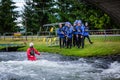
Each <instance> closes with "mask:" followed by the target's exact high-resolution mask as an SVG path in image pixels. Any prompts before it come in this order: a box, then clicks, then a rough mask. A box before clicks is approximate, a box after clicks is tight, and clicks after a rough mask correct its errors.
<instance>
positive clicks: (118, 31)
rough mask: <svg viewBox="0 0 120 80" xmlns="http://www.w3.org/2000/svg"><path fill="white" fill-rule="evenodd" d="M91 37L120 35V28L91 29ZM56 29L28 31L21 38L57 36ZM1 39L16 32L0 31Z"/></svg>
mask: <svg viewBox="0 0 120 80" xmlns="http://www.w3.org/2000/svg"><path fill="white" fill-rule="evenodd" d="M89 33H90V37H96V38H101V39H103V40H106V39H110V37H111V36H119V37H120V29H106V30H89ZM56 34H57V33H56V31H54V32H49V31H41V32H38V33H37V35H33V32H27V33H26V34H22V35H21V36H20V37H19V38H20V39H21V40H23V39H26V40H27V39H31V40H34V38H36V39H38V38H43V37H56V36H57V35H56ZM0 38H1V39H4V40H5V39H6V38H10V39H14V38H15V37H14V33H7V32H6V33H4V34H3V35H2V34H1V33H0Z"/></svg>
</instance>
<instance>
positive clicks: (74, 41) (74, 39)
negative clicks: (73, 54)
mask: <svg viewBox="0 0 120 80" xmlns="http://www.w3.org/2000/svg"><path fill="white" fill-rule="evenodd" d="M77 22H78V20H75V22H74V23H73V46H76V44H77V43H76V42H77V41H76V34H77V30H76V26H77Z"/></svg>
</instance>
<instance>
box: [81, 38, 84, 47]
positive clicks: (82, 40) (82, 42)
mask: <svg viewBox="0 0 120 80" xmlns="http://www.w3.org/2000/svg"><path fill="white" fill-rule="evenodd" d="M81 45H82V48H84V36H83V37H82V38H81Z"/></svg>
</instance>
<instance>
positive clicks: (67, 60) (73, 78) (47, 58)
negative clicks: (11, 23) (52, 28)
mask: <svg viewBox="0 0 120 80" xmlns="http://www.w3.org/2000/svg"><path fill="white" fill-rule="evenodd" d="M36 56H37V55H36ZM37 58H38V60H37V61H28V60H27V58H26V53H25V52H0V80H120V63H119V62H117V61H109V60H102V59H91V58H75V57H65V56H61V55H57V54H49V53H42V54H41V55H40V56H37Z"/></svg>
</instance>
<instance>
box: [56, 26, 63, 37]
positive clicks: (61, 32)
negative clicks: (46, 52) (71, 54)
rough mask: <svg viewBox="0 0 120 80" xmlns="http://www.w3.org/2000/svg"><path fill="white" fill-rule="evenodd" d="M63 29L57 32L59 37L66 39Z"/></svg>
mask: <svg viewBox="0 0 120 80" xmlns="http://www.w3.org/2000/svg"><path fill="white" fill-rule="evenodd" d="M63 32H64V31H63V28H58V30H57V34H58V36H59V37H60V38H64V37H65V35H64V34H63Z"/></svg>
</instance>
